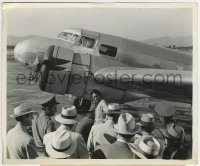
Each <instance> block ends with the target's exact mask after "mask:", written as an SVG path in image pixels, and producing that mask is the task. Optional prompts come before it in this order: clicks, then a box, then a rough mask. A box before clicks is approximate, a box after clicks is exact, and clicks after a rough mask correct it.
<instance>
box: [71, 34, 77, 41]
mask: <svg viewBox="0 0 200 166" xmlns="http://www.w3.org/2000/svg"><path fill="white" fill-rule="evenodd" d="M77 37H78V35H74V36H72V37H71V38H70V41H71V42H73V43H75V42H76V38H77Z"/></svg>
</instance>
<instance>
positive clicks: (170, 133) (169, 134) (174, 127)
mask: <svg viewBox="0 0 200 166" xmlns="http://www.w3.org/2000/svg"><path fill="white" fill-rule="evenodd" d="M160 131H161V133H162V135H163V136H164V137H165V138H168V139H171V140H173V141H174V142H179V143H180V142H183V141H184V137H185V131H184V129H183V128H182V127H181V126H179V125H178V124H175V123H171V124H169V126H168V127H167V129H161V130H160Z"/></svg>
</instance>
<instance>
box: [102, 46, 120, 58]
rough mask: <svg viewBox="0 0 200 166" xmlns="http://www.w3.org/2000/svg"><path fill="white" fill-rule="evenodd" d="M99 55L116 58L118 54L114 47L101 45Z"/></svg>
mask: <svg viewBox="0 0 200 166" xmlns="http://www.w3.org/2000/svg"><path fill="white" fill-rule="evenodd" d="M99 53H100V54H102V55H107V56H111V57H115V56H116V54H117V48H116V47H113V46H109V45H105V44H101V45H100V47H99Z"/></svg>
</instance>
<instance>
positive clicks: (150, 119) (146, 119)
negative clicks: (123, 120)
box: [138, 114, 155, 128]
mask: <svg viewBox="0 0 200 166" xmlns="http://www.w3.org/2000/svg"><path fill="white" fill-rule="evenodd" d="M154 121H155V120H154V116H153V115H152V114H142V117H141V123H138V125H139V126H144V127H149V128H151V127H154Z"/></svg>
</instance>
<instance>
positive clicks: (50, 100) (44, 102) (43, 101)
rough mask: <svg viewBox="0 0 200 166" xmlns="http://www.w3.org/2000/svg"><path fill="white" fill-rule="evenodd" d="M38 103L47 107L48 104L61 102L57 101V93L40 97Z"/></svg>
mask: <svg viewBox="0 0 200 166" xmlns="http://www.w3.org/2000/svg"><path fill="white" fill-rule="evenodd" d="M38 104H40V105H42V106H43V107H46V106H48V105H54V104H60V103H59V102H57V101H56V97H55V95H52V94H50V95H47V96H44V97H42V98H41V99H39V102H38Z"/></svg>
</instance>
